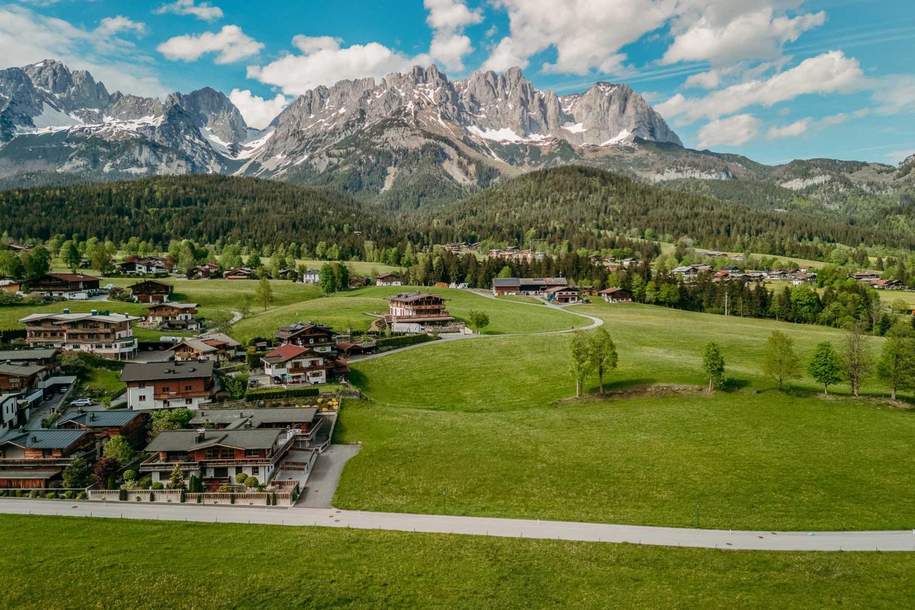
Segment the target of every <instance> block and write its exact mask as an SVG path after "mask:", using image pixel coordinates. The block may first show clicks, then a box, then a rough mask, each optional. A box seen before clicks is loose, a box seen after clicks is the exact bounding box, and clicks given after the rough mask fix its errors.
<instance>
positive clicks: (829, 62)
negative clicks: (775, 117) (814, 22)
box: [657, 51, 865, 123]
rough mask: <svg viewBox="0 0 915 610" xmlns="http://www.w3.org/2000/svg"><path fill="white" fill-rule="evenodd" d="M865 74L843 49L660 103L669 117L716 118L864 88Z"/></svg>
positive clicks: (684, 120)
mask: <svg viewBox="0 0 915 610" xmlns="http://www.w3.org/2000/svg"><path fill="white" fill-rule="evenodd" d="M864 84H865V78H864V74H863V72H862V71H861V66H860V65H859V64H858V60H856V59H854V58H848V57H845V55H844V54H843V53H842V52H841V51H830V52H828V53H823V54H822V55H817V56H816V57H811V58H809V59H806V60H804V61H802V62H801V63H800V64H798V65H797V66H795V67H793V68H790V69H788V70H784V71H782V72H779V73H777V74H775V75H774V76H772V77H771V78H769V79H766V80H759V79H756V80H750V81H746V82H743V83H738V84H735V85H731V86H729V87H725V88H724V89H720V90H718V91H714V92H712V93H709V94H708V95H706V96H705V97H693V98H687V97H685V96H684V95H683V94H681V93H678V94H676V95H674V96H673V97H671V98H670V99H668V100H667V101H666V102H664V103H662V104H659V105H658V106H657V110H658V112H660V113H661V114H662V115H664V116H665V117H666V118H668V119H670V118H674V117H677V118H679V119H681V122H686V123H690V122H693V121H696V120H698V119H700V118H702V117H706V118H710V119H715V118H718V117H721V116H725V115H728V114H732V113H735V112H739V111H741V110H743V109H744V108H748V107H750V106H756V105H760V106H766V107H770V106H773V105H775V104H777V103H779V102H784V101H788V100H791V99H794V98H796V97H798V96H801V95H807V94H817V93H844V92H850V91H853V90H855V89H858V88H861V87H862V86H864Z"/></svg>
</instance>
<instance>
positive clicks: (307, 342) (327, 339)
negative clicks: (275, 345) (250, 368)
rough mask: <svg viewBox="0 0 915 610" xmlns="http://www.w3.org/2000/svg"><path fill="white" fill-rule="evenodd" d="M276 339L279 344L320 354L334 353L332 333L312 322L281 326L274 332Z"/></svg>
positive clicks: (325, 327)
mask: <svg viewBox="0 0 915 610" xmlns="http://www.w3.org/2000/svg"><path fill="white" fill-rule="evenodd" d="M276 338H277V340H278V341H279V342H280V343H291V344H293V345H299V346H301V347H307V348H308V349H312V350H314V351H316V352H322V353H330V352H332V351H334V346H335V345H336V340H335V339H334V331H333V330H331V329H330V328H328V327H327V326H322V325H320V324H315V323H314V322H306V323H304V324H303V323H301V322H296V323H295V324H290V325H288V326H281V327H280V328H279V329H278V330H277V331H276Z"/></svg>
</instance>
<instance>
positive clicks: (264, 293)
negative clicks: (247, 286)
mask: <svg viewBox="0 0 915 610" xmlns="http://www.w3.org/2000/svg"><path fill="white" fill-rule="evenodd" d="M254 300H255V301H257V302H258V304H260V305H263V306H264V311H267V308H268V307H270V304H271V303H273V288H272V287H271V286H270V281H269V280H268V279H267V278H265V277H262V278H261V279H260V281H259V282H258V283H257V288H255V289H254Z"/></svg>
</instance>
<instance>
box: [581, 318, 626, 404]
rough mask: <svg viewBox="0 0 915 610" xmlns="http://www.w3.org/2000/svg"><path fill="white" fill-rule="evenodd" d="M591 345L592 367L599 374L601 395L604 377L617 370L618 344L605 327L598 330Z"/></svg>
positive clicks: (592, 338) (593, 335) (592, 337)
mask: <svg viewBox="0 0 915 610" xmlns="http://www.w3.org/2000/svg"><path fill="white" fill-rule="evenodd" d="M588 342H589V343H590V346H589V347H590V360H591V362H590V367H589V368H591V369H593V370H594V371H595V372H596V373H597V380H598V382H599V383H600V393H601V395H603V394H604V375H606V374H607V373H608V372H610V371H612V370H613V369H615V368H616V365H617V364H618V362H619V356H618V355H617V353H616V344H615V343H613V339H611V338H610V333H608V332H607V331H606V330H605V329H604V328H603V327H600V328H598V329H597V330H596V331H594V333H592V334H591V337H590V339H589V341H588Z"/></svg>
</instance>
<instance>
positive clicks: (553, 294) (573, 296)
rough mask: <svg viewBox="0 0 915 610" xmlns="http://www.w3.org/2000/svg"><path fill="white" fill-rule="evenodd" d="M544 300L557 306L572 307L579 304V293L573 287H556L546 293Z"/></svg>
mask: <svg viewBox="0 0 915 610" xmlns="http://www.w3.org/2000/svg"><path fill="white" fill-rule="evenodd" d="M546 300H547V301H549V302H550V303H556V304H557V305H573V304H575V303H580V302H581V291H580V290H579V289H578V288H576V287H574V286H556V287H554V288H549V289H548V290H547V291H546Z"/></svg>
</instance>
